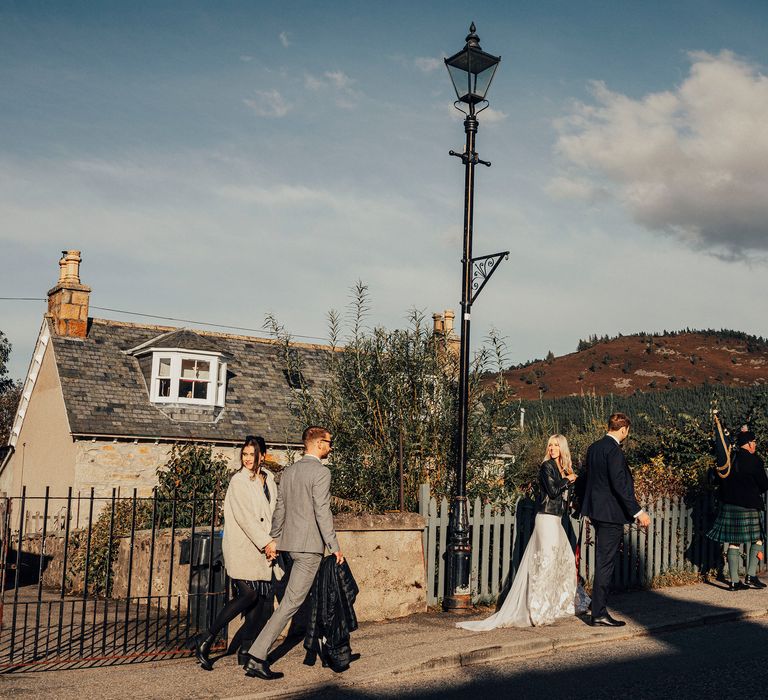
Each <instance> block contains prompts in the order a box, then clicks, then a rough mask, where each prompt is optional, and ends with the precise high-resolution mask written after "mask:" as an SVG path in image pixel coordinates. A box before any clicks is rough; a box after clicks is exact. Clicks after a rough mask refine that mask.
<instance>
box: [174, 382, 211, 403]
mask: <svg viewBox="0 0 768 700" xmlns="http://www.w3.org/2000/svg"><path fill="white" fill-rule="evenodd" d="M179 398H180V399H207V398H208V382H192V381H188V380H186V379H182V380H181V381H179Z"/></svg>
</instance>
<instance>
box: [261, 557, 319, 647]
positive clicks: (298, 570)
mask: <svg viewBox="0 0 768 700" xmlns="http://www.w3.org/2000/svg"><path fill="white" fill-rule="evenodd" d="M290 555H291V558H292V559H293V565H292V566H291V573H290V576H289V577H288V585H287V586H286V587H285V595H283V599H282V600H281V601H280V605H278V606H277V610H275V612H273V613H272V617H270V618H269V621H268V622H267V624H266V625H264V629H263V630H261V633H260V634H259V636H258V637H257V638H256V641H255V642H254V643H253V645H252V646H251V648H250V650H249V652H248V653H249V654H250V655H251V656H255V657H256V658H257V659H261V660H262V661H266V660H267V654H269V649H270V647H271V646H272V644H274V641H275V640H276V639H277V638H278V636H279V635H280V633H281V632H282V631H283V629H284V628H285V626H286V625H287V624H288V623H289V622H290V621H291V618H293V616H294V615H295V614H296V611H297V610H298V609H299V608H300V607H301V604H302V603H303V602H304V600H305V599H306V597H307V594H308V593H309V591H310V589H311V588H312V583H313V582H314V580H315V574H316V573H317V570H318V569H319V568H320V562H321V561H322V559H323V555H322V554H317V553H315V552H290Z"/></svg>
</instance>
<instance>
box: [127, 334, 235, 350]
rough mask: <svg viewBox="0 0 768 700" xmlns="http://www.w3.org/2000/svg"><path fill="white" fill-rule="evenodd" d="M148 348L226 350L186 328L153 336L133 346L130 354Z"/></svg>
mask: <svg viewBox="0 0 768 700" xmlns="http://www.w3.org/2000/svg"><path fill="white" fill-rule="evenodd" d="M150 348H183V349H184V350H202V351H204V352H226V351H225V350H224V348H223V347H222V346H221V345H220V344H219V343H218V342H215V341H214V340H212V339H210V338H206V337H205V336H204V335H201V334H200V333H196V332H195V331H191V330H189V329H187V328H181V329H180V330H174V331H171V332H169V333H163V334H161V335H159V336H154V337H153V339H152V340H150V341H148V342H146V343H141V345H140V346H139V347H137V348H133V349H132V353H131V354H133V355H139V354H141V351H142V350H145V351H146V350H148V349H150Z"/></svg>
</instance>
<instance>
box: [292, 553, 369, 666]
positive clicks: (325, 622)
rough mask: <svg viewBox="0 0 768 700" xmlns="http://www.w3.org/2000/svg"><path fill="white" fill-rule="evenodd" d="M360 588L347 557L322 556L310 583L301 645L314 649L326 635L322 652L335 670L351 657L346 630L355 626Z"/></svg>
mask: <svg viewBox="0 0 768 700" xmlns="http://www.w3.org/2000/svg"><path fill="white" fill-rule="evenodd" d="M359 592H360V589H359V588H358V587H357V582H356V581H355V579H354V577H353V576H352V572H351V571H350V569H349V564H347V562H346V561H345V562H344V563H343V564H337V563H336V557H335V556H329V557H325V559H323V561H322V563H321V564H320V569H319V570H318V572H317V576H316V577H315V582H314V583H313V584H312V593H311V596H310V611H309V620H308V623H307V633H306V635H305V637H304V648H305V649H307V651H308V652H315V651H317V649H318V647H319V642H320V640H321V639H322V638H323V637H325V644H324V647H325V652H326V654H327V656H328V657H329V658H328V660H329V662H330V663H331V665H332V666H333V667H334V669H335V670H343V669H345V668H347V667H348V666H349V663H350V660H351V656H352V650H351V648H350V646H349V634H350V632H354V631H355V630H356V629H357V616H356V615H355V608H354V603H355V599H356V598H357V594H358V593H359Z"/></svg>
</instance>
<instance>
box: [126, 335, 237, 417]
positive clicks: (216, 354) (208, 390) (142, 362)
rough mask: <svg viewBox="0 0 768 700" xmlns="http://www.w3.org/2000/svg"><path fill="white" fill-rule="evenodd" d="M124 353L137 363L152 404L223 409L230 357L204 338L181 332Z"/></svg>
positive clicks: (148, 342)
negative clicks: (132, 357)
mask: <svg viewBox="0 0 768 700" xmlns="http://www.w3.org/2000/svg"><path fill="white" fill-rule="evenodd" d="M125 352H127V353H128V354H129V355H133V356H134V357H135V358H136V359H137V360H138V362H139V366H140V367H141V372H142V374H143V375H144V379H145V380H146V382H147V387H148V388H149V399H150V401H152V402H153V403H160V404H192V405H197V406H223V405H224V400H225V398H226V392H227V360H229V359H232V355H231V354H229V353H228V352H226V351H225V349H224V348H222V347H220V346H219V345H218V344H216V343H214V342H213V341H212V340H210V339H209V338H208V337H206V336H204V335H200V334H198V333H195V332H194V331H190V330H188V329H186V328H182V329H179V330H177V331H171V332H170V333H163V334H162V335H159V336H157V337H156V338H152V339H151V340H148V341H146V342H144V343H142V344H141V345H138V346H137V347H135V348H131V349H130V350H126V351H125Z"/></svg>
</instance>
